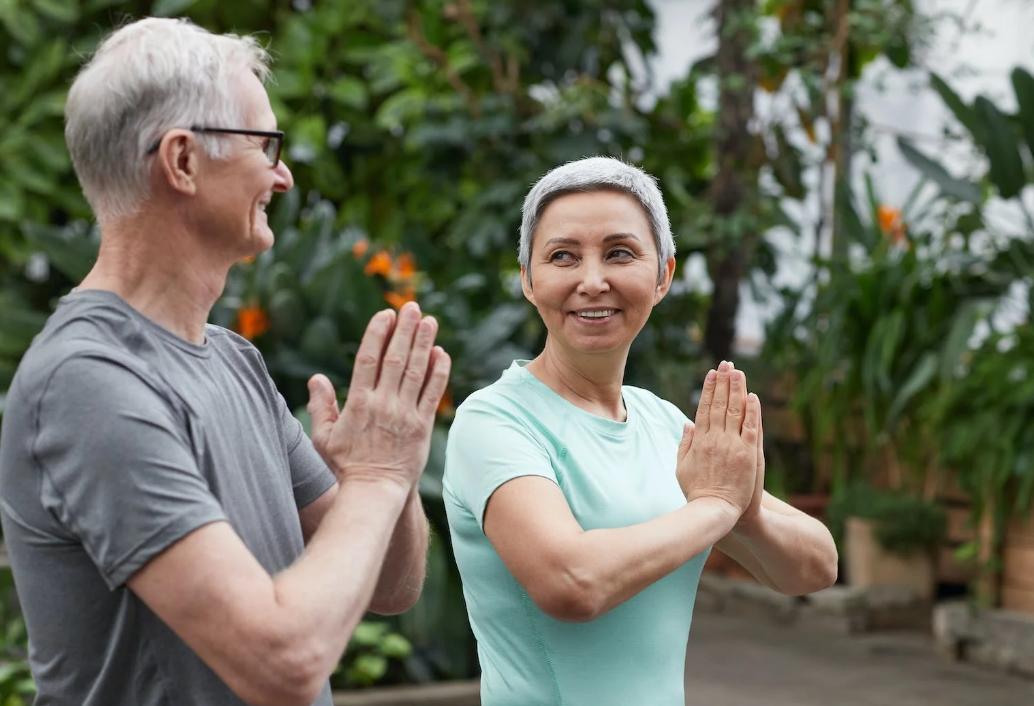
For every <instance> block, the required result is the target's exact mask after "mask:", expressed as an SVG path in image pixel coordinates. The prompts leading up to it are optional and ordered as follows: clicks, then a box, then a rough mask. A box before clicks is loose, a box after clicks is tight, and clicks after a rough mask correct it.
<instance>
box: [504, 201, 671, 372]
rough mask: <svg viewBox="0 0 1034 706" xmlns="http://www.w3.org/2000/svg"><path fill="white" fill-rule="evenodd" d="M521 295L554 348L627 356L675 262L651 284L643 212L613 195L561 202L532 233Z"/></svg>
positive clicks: (653, 255) (653, 268)
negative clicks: (528, 260)
mask: <svg viewBox="0 0 1034 706" xmlns="http://www.w3.org/2000/svg"><path fill="white" fill-rule="evenodd" d="M532 235H533V237H532V246H531V258H530V263H531V273H530V274H531V276H530V281H529V273H528V272H527V271H526V270H525V269H523V268H522V270H521V282H522V284H523V288H524V296H525V297H527V299H528V301H530V302H531V303H532V304H534V305H535V308H537V309H538V311H539V316H541V317H542V321H543V322H544V323H545V324H546V329H547V330H548V331H549V335H550V338H551V339H552V341H553V343H555V344H559V345H561V346H562V347H564V348H566V349H568V350H570V351H572V352H579V353H609V352H615V351H622V352H627V350H628V347H629V346H630V345H631V344H632V340H633V339H634V338H635V337H636V334H638V333H639V331H640V330H641V329H642V328H643V325H644V324H646V320H647V319H648V318H649V316H650V311H651V310H652V309H653V307H654V305H656V304H657V303H658V302H659V301H660V300H661V299H662V298H663V297H664V295H665V294H666V293H667V292H668V288H669V287H670V286H671V277H672V273H673V272H674V270H675V259H674V258H671V259H669V260H668V262H667V263H665V270H664V276H663V278H662V279H661V281H660V282H658V280H657V246H656V245H655V244H654V240H653V235H652V234H651V233H650V223H649V221H648V220H647V217H646V213H645V212H644V211H643V208H642V207H641V206H640V205H639V202H638V201H636V200H635V199H634V198H632V197H631V196H629V195H627V194H624V193H621V192H619V191H591V192H586V193H572V194H566V195H564V196H561V197H559V198H558V199H556V200H555V201H553V202H552V203H550V204H549V205H548V206H546V209H545V211H543V213H542V216H541V218H540V219H539V224H538V227H537V228H536V229H535V232H534V233H533V234H532Z"/></svg>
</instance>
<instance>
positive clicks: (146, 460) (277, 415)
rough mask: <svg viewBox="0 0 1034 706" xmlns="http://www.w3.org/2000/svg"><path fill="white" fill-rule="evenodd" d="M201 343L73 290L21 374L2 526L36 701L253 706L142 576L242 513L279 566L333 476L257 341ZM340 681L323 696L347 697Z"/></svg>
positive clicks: (222, 333) (265, 557)
mask: <svg viewBox="0 0 1034 706" xmlns="http://www.w3.org/2000/svg"><path fill="white" fill-rule="evenodd" d="M205 338H206V340H205V343H204V344H203V345H200V346H196V345H192V344H190V343H188V342H187V341H184V340H183V339H180V338H179V337H177V336H175V335H173V334H172V333H171V332H169V331H167V330H165V329H163V328H161V327H160V326H158V325H156V324H155V323H153V322H152V321H150V320H148V319H147V318H145V317H144V316H142V315H141V314H140V313H138V312H137V311H135V310H134V309H132V308H131V307H130V306H129V305H128V304H126V303H125V302H124V301H123V300H122V299H120V298H119V297H118V296H116V295H115V294H112V293H110V292H104V291H98V290H87V291H81V292H75V293H73V294H70V295H68V296H67V297H65V298H64V299H62V300H61V303H60V305H59V306H58V308H57V311H56V312H54V314H53V316H51V317H50V319H49V321H48V322H47V325H46V327H45V328H44V329H43V331H42V332H41V333H40V335H39V336H37V338H36V340H35V341H34V342H33V345H32V347H31V348H30V349H29V351H28V352H27V353H26V354H25V357H24V358H23V359H22V362H21V364H20V366H19V368H18V372H17V374H16V375H15V378H14V381H13V382H12V384H11V389H10V392H9V394H8V397H7V404H6V410H5V412H4V418H3V429H2V434H0V519H2V522H3V532H4V539H5V541H6V543H7V547H8V550H9V552H10V557H11V565H12V568H13V571H14V578H15V585H16V587H17V589H18V595H19V598H20V600H21V604H22V609H23V611H24V613H25V620H26V624H27V626H28V631H29V659H30V663H31V667H32V672H33V675H34V677H35V679H36V684H37V687H38V689H39V696H38V697H37V700H36V704H37V706H231V705H232V706H237V705H239V704H243V702H242V701H241V700H240V699H238V698H237V697H236V696H235V695H234V694H233V693H232V692H231V691H230V689H229V688H228V687H227V686H226V685H225V684H224V683H223V682H222V681H221V680H220V679H219V677H217V676H216V675H215V673H214V672H212V670H211V669H209V668H208V667H207V666H206V665H205V664H204V663H203V662H202V661H201V660H200V659H199V658H198V657H197V655H196V654H195V653H194V652H193V651H192V650H191V649H190V648H189V647H187V645H186V644H185V643H184V642H183V641H182V640H180V638H179V637H177V636H176V635H175V634H174V633H173V632H172V630H170V629H169V628H168V627H167V626H166V625H165V624H164V623H163V622H162V621H161V620H160V619H159V618H158V617H157V616H156V615H155V614H154V613H153V612H151V610H150V609H148V607H147V606H146V605H145V604H144V603H143V602H142V601H140V600H139V599H138V598H137V597H136V596H135V595H134V594H133V593H132V592H131V591H130V590H129V589H128V588H127V587H126V585H125V583H126V581H127V579H129V578H130V577H131V576H132V575H133V574H134V573H135V572H136V571H137V570H139V569H140V568H141V567H142V566H144V565H145V564H146V563H147V562H148V561H149V560H150V559H151V558H152V557H154V556H155V555H157V554H158V553H160V552H161V551H162V550H163V549H165V548H167V547H169V546H170V545H172V544H173V543H175V542H176V541H177V540H179V539H181V538H182V537H184V536H185V535H187V534H188V533H190V532H191V531H193V530H195V529H197V528H199V527H201V526H203V525H205V524H208V523H211V522H217V521H227V522H229V523H230V525H231V526H232V527H233V529H234V530H235V531H236V532H237V534H239V535H240V537H241V539H242V540H243V541H244V544H245V545H246V546H247V547H248V549H249V550H250V551H251V552H252V553H253V554H254V555H255V557H256V558H257V559H258V561H259V563H260V564H261V565H262V566H263V567H264V568H265V569H266V570H267V571H268V572H269V573H270V574H274V573H276V572H278V571H281V570H282V569H284V568H286V567H287V566H289V565H290V564H291V563H292V562H293V561H294V560H295V559H296V558H297V557H298V556H299V554H301V552H302V550H303V548H304V542H303V538H302V531H301V525H300V521H299V517H298V510H299V508H302V507H304V506H305V505H307V504H309V503H310V502H312V501H313V500H315V499H316V498H318V497H319V496H320V495H322V494H323V493H324V492H326V491H327V490H328V489H329V488H330V487H331V486H332V485H333V483H334V476H333V474H332V473H331V472H330V471H329V469H328V468H327V466H326V465H325V464H324V463H323V461H322V460H321V459H320V457H319V455H318V454H317V453H316V451H315V449H314V448H313V446H312V443H311V442H310V440H309V438H308V436H306V434H305V433H304V432H303V430H302V428H301V425H300V424H299V423H298V421H297V420H296V419H295V418H294V417H293V416H292V415H291V413H290V411H289V410H288V409H287V405H286V403H285V402H284V399H283V397H281V396H280V394H279V393H278V392H277V391H276V389H275V387H274V386H273V381H272V380H271V379H270V377H269V374H268V372H267V371H266V368H265V365H264V363H263V361H262V357H261V355H260V354H259V352H258V351H257V350H256V349H255V348H254V346H252V345H251V344H250V343H249V342H248V341H247V340H245V339H243V338H241V337H240V336H237V335H236V334H234V333H231V332H229V331H227V330H225V329H222V328H219V327H217V326H208V327H207V328H206V330H205ZM330 703H331V698H330V688H329V685H328V686H327V687H326V688H325V689H324V692H323V694H322V695H321V696H320V698H319V699H318V700H317V701H316V704H318V705H319V706H330Z"/></svg>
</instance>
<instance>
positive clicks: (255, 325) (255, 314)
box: [237, 306, 269, 341]
mask: <svg viewBox="0 0 1034 706" xmlns="http://www.w3.org/2000/svg"><path fill="white" fill-rule="evenodd" d="M268 330H269V317H268V316H266V312H265V311H263V310H262V307H259V306H243V307H241V308H240V309H238V310H237V333H239V334H240V335H242V336H244V337H245V338H246V339H248V340H249V341H253V340H255V339H256V338H258V337H259V336H261V335H262V334H264V333H265V332H266V331H268Z"/></svg>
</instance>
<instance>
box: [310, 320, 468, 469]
mask: <svg viewBox="0 0 1034 706" xmlns="http://www.w3.org/2000/svg"><path fill="white" fill-rule="evenodd" d="M437 332H438V323H437V322H436V321H435V320H434V318H433V317H430V316H421V314H420V307H419V306H418V305H416V304H415V303H409V304H406V305H404V306H403V307H402V309H400V310H399V312H398V315H397V316H396V314H395V312H393V311H390V310H388V311H381V312H379V313H377V314H376V315H375V316H374V317H373V318H372V319H371V320H370V323H369V325H368V326H367V327H366V332H365V333H364V334H363V339H362V342H361V343H360V344H359V350H358V352H357V353H356V356H355V367H354V368H353V370H352V384H351V386H350V387H349V390H348V399H347V400H346V402H345V406H344V409H343V410H342V411H341V412H340V413H339V412H338V407H337V400H336V397H335V394H334V388H333V386H332V385H331V383H330V380H328V379H327V377H326V376H324V375H314V376H312V378H311V379H310V380H309V405H308V410H309V415H310V416H311V417H312V442H313V445H314V446H315V447H316V450H317V451H318V452H319V453H320V455H321V456H322V457H323V459H324V460H325V461H326V462H327V464H328V465H329V466H330V467H331V469H332V470H333V471H334V472H335V473H336V474H337V476H338V480H339V481H341V482H344V481H347V480H390V481H394V482H397V483H399V484H401V485H403V486H404V487H407V488H409V487H411V486H412V485H413V484H414V483H415V482H416V480H417V478H419V477H420V473H421V472H422V471H423V469H424V465H425V464H426V463H427V454H428V450H429V448H430V443H431V429H432V427H433V425H434V415H435V411H436V409H437V408H438V402H439V400H440V399H441V397H442V394H443V393H444V392H445V385H446V383H447V382H448V379H449V368H450V364H451V363H450V359H449V356H448V354H447V353H446V352H445V351H444V350H442V349H441V348H440V347H439V346H435V345H434V338H435V335H436V334H437Z"/></svg>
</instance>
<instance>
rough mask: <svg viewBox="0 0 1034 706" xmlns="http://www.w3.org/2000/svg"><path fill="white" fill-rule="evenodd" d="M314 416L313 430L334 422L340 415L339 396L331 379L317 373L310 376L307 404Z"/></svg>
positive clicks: (315, 430) (314, 431)
mask: <svg viewBox="0 0 1034 706" xmlns="http://www.w3.org/2000/svg"><path fill="white" fill-rule="evenodd" d="M305 408H306V409H307V410H308V411H309V416H310V417H311V418H312V432H313V434H314V435H315V434H316V433H317V431H318V430H321V429H323V428H325V427H327V426H330V425H332V424H334V422H336V421H337V417H338V408H337V396H336V395H335V394H334V386H333V385H332V384H331V382H330V379H329V378H328V377H327V376H326V375H323V374H319V373H317V374H316V375H313V376H312V377H311V378H309V404H307V405H306V406H305Z"/></svg>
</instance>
